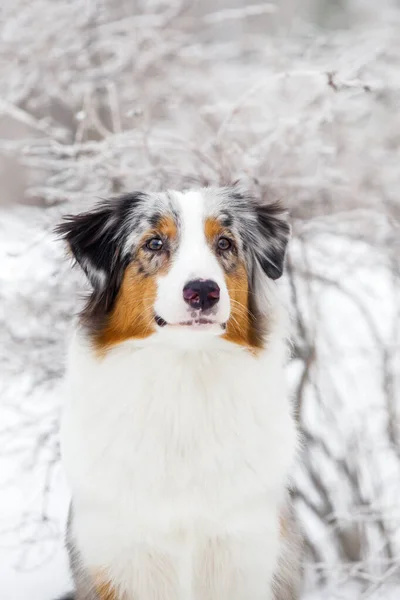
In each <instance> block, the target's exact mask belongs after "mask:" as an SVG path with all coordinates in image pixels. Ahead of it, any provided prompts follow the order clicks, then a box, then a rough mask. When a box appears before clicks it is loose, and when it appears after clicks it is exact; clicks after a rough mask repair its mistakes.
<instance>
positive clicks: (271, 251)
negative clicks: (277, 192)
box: [252, 201, 291, 279]
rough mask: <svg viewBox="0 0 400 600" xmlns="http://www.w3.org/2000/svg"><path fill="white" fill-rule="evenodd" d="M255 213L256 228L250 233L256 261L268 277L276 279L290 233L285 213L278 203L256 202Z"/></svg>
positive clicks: (282, 262) (279, 272) (281, 268)
mask: <svg viewBox="0 0 400 600" xmlns="http://www.w3.org/2000/svg"><path fill="white" fill-rule="evenodd" d="M255 212H256V218H257V226H256V228H255V231H254V232H252V233H253V248H254V252H255V256H256V260H257V261H258V262H259V264H260V266H261V268H262V270H263V271H264V273H266V275H268V277H270V278H271V279H278V278H279V277H280V276H281V275H282V273H283V266H284V261H285V254H286V247H287V244H288V241H289V238H290V232H291V228H290V225H289V223H288V215H287V211H286V209H285V208H284V207H283V206H282V204H281V203H280V202H273V203H271V204H267V203H263V202H258V201H257V202H256V203H255Z"/></svg>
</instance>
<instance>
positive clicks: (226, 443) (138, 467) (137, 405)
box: [62, 335, 296, 600]
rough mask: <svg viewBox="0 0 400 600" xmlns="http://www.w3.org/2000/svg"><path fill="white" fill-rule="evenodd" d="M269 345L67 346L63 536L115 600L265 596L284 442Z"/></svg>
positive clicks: (284, 419)
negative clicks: (69, 507)
mask: <svg viewBox="0 0 400 600" xmlns="http://www.w3.org/2000/svg"><path fill="white" fill-rule="evenodd" d="M283 354H284V353H283V349H282V347H281V345H276V346H275V347H274V346H273V345H272V344H271V345H270V347H269V350H268V351H264V352H263V353H262V354H261V355H260V356H259V357H257V358H256V357H253V356H251V355H250V354H249V353H248V352H246V351H244V350H243V349H241V348H239V347H235V346H233V345H232V344H229V343H226V342H223V341H221V340H218V341H217V342H216V343H215V347H213V348H210V349H208V350H205V349H204V350H198V349H197V350H189V349H178V348H171V347H168V346H166V345H165V346H164V345H162V344H160V345H158V346H148V347H142V348H135V347H134V346H133V345H130V344H125V345H121V346H120V347H119V348H116V349H114V350H113V351H111V352H110V353H109V354H108V355H107V356H106V357H105V358H103V359H99V358H96V357H95V356H94V354H93V353H92V351H91V350H90V348H89V347H88V345H87V344H85V341H84V340H83V339H82V338H81V337H80V336H78V335H77V336H76V337H75V340H74V342H73V345H72V349H71V353H70V363H69V369H68V376H67V380H66V391H67V407H66V411H65V416H64V420H63V426H62V454H63V460H64V465H65V468H66V471H67V475H68V478H69V481H70V485H71V488H72V495H73V502H74V508H75V518H76V522H75V529H74V536H75V538H76V543H77V545H78V547H79V551H80V552H81V554H82V557H83V559H84V561H85V563H86V565H87V566H88V567H89V568H90V569H101V570H103V571H104V570H105V571H107V573H108V576H109V577H110V578H111V579H112V580H113V581H114V582H115V584H116V585H119V586H120V587H121V589H123V590H124V591H125V593H126V594H127V598H129V599H130V598H135V599H136V598H138V599H139V600H156V599H157V600H158V599H159V600H191V599H192V598H193V599H196V600H211V599H212V600H217V599H218V600H228V598H229V600H236V599H238V600H247V599H248V598H250V597H251V598H252V600H261V598H263V600H265V598H268V594H269V592H268V590H269V588H270V579H271V574H272V572H273V570H274V567H275V564H276V559H277V555H278V552H279V512H280V509H281V505H282V502H283V499H284V493H285V487H286V485H287V480H288V470H289V468H290V467H291V464H292V462H293V458H294V453H295V448H296V433H295V428H294V425H293V422H292V417H291V412H290V406H289V402H288V399H287V394H286V389H285V385H284V376H283Z"/></svg>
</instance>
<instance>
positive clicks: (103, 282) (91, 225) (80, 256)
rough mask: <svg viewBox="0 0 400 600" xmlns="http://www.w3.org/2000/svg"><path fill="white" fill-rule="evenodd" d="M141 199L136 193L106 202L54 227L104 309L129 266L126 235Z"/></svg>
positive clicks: (141, 195)
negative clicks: (66, 244)
mask: <svg viewBox="0 0 400 600" xmlns="http://www.w3.org/2000/svg"><path fill="white" fill-rule="evenodd" d="M143 198H144V195H143V194H139V193H135V194H129V195H126V196H123V197H120V198H116V199H113V200H107V201H105V202H102V203H100V204H98V205H97V206H96V207H95V208H94V209H93V210H92V211H89V212H85V213H81V214H78V215H69V216H66V217H65V218H64V221H63V222H62V223H61V224H60V225H58V227H56V233H57V234H58V235H59V236H60V237H61V238H63V239H64V240H66V241H67V243H68V245H69V247H70V249H71V252H72V254H73V256H74V258H75V259H76V261H77V263H78V264H79V265H80V266H81V268H82V270H83V271H84V272H85V274H86V276H87V278H88V280H89V282H90V283H91V285H92V288H93V294H94V296H95V297H96V298H97V299H101V304H102V305H103V307H104V309H105V310H108V309H109V308H110V307H111V305H112V302H113V300H114V299H115V297H116V294H117V292H118V290H119V287H120V284H121V282H122V277H123V274H124V271H125V268H126V266H127V264H128V263H129V260H130V254H129V252H128V251H127V247H126V241H127V236H128V232H129V228H131V227H132V226H133V223H134V214H135V207H136V206H137V205H138V203H139V202H140V201H141V200H142V199H143Z"/></svg>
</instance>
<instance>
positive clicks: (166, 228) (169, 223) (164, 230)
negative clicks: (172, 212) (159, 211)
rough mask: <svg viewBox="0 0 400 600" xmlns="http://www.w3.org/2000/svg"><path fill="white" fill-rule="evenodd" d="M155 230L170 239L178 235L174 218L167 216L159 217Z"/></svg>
mask: <svg viewBox="0 0 400 600" xmlns="http://www.w3.org/2000/svg"><path fill="white" fill-rule="evenodd" d="M157 231H158V232H159V233H160V234H161V235H163V236H165V237H167V238H169V239H170V240H175V239H176V237H177V235H178V230H177V227H176V223H175V221H174V219H173V218H172V217H169V216H164V217H161V219H160V221H159V222H158V225H157Z"/></svg>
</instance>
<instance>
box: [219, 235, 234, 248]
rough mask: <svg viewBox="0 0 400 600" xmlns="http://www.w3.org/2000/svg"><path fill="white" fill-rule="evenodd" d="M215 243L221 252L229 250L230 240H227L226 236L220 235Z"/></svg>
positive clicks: (230, 246)
mask: <svg viewBox="0 0 400 600" xmlns="http://www.w3.org/2000/svg"><path fill="white" fill-rule="evenodd" d="M217 245H218V250H222V251H223V252H226V251H227V250H230V249H231V248H232V242H231V240H229V239H228V238H226V237H220V238H219V240H218V244H217Z"/></svg>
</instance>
